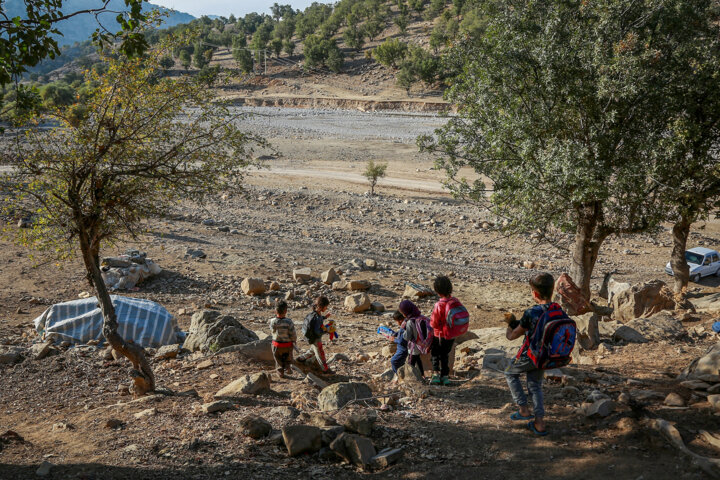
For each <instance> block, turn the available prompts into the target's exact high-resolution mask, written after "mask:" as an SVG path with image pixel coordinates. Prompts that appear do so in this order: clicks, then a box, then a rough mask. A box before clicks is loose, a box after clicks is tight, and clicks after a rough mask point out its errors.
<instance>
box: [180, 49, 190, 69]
mask: <svg viewBox="0 0 720 480" xmlns="http://www.w3.org/2000/svg"><path fill="white" fill-rule="evenodd" d="M179 58H180V65H182V66H183V68H184V69H185V70H187V69H189V68H190V64H191V63H192V58H191V57H190V53H188V51H187V50H182V51H180V57H179Z"/></svg>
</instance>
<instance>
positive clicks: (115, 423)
mask: <svg viewBox="0 0 720 480" xmlns="http://www.w3.org/2000/svg"><path fill="white" fill-rule="evenodd" d="M122 426H123V422H122V421H121V420H118V419H117V418H111V419H109V420H108V421H107V422H105V428H109V429H111V430H116V429H118V428H121V427H122Z"/></svg>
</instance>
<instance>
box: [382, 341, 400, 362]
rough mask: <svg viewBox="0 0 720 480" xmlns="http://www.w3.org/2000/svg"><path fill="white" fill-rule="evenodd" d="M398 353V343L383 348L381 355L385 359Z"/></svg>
mask: <svg viewBox="0 0 720 480" xmlns="http://www.w3.org/2000/svg"><path fill="white" fill-rule="evenodd" d="M396 351H397V343H389V344H387V345H385V346H384V347H383V348H382V350H381V351H380V354H381V355H382V356H383V357H385V358H390V357H392V356H393V355H395V352H396Z"/></svg>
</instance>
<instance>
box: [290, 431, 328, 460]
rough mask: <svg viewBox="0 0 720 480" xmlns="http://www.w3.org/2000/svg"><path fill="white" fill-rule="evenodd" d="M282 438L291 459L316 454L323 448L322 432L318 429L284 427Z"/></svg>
mask: <svg viewBox="0 0 720 480" xmlns="http://www.w3.org/2000/svg"><path fill="white" fill-rule="evenodd" d="M282 436H283V440H284V441H285V447H287V450H288V455H290V456H291V457H294V456H296V455H300V454H301V453H314V452H317V451H318V450H320V447H322V431H321V430H320V429H319V428H318V427H312V426H310V425H290V426H286V427H283V429H282Z"/></svg>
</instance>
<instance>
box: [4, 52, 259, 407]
mask: <svg viewBox="0 0 720 480" xmlns="http://www.w3.org/2000/svg"><path fill="white" fill-rule="evenodd" d="M169 51H171V50H170V49H166V48H159V49H157V50H153V51H151V52H150V53H149V55H148V56H147V57H145V58H142V59H138V58H135V59H129V58H127V57H126V56H123V55H112V56H109V57H107V58H106V61H107V62H108V65H109V68H108V71H107V73H106V74H105V75H103V76H102V77H99V76H96V75H93V74H92V73H91V72H90V73H89V74H88V75H89V78H88V80H89V83H90V84H92V85H93V89H92V92H91V94H90V96H89V98H88V100H87V103H86V104H85V113H84V118H83V119H82V121H80V122H70V121H68V114H69V113H71V112H69V111H68V110H64V109H61V110H60V111H58V113H56V114H53V115H51V118H50V120H52V122H50V124H53V122H56V124H57V125H58V126H57V127H54V128H52V129H51V130H49V131H48V130H44V129H42V128H41V124H40V121H41V120H43V119H37V120H38V121H37V122H35V123H34V124H31V125H28V126H26V128H24V129H22V130H17V131H15V132H14V134H15V137H14V140H15V142H14V146H13V148H12V149H11V151H10V152H7V151H5V152H3V154H2V160H3V161H4V163H5V164H7V165H9V166H10V169H9V173H5V174H3V176H2V177H0V188H2V189H3V191H5V192H9V194H10V195H11V197H10V202H11V205H13V206H15V207H26V208H30V209H31V210H32V211H33V212H35V217H36V218H35V222H34V227H33V229H31V230H30V231H27V230H25V229H23V230H18V235H21V237H20V239H21V240H22V241H23V242H26V243H28V244H29V245H32V246H35V247H46V248H50V249H52V250H53V251H57V252H60V253H61V254H64V256H67V255H71V254H72V253H73V252H75V251H77V250H79V252H80V254H81V257H82V260H83V263H84V266H85V269H86V271H87V279H88V282H89V283H90V285H91V287H92V288H93V289H94V291H95V294H96V297H97V299H98V302H99V304H100V308H101V309H102V313H103V319H104V320H103V335H104V337H105V339H106V340H107V341H108V343H109V344H110V345H111V346H112V347H113V348H114V349H115V350H116V351H118V352H120V353H121V354H122V355H124V356H125V357H127V358H128V359H129V360H130V361H131V363H132V364H133V367H134V370H133V371H132V376H133V380H134V387H135V393H136V394H137V395H142V394H145V393H147V392H149V391H152V390H154V388H155V378H154V375H153V372H152V369H151V367H150V364H149V363H148V361H147V359H146V358H145V355H144V351H143V349H142V348H141V347H140V346H138V345H135V344H133V343H129V342H127V341H125V340H124V339H123V338H122V337H121V336H120V335H119V334H118V324H117V318H116V315H115V310H114V307H113V304H112V302H111V298H110V295H109V293H108V291H107V288H106V286H105V284H104V282H103V279H102V275H101V272H100V261H99V260H100V249H101V247H102V246H103V245H104V244H105V243H106V242H112V241H114V240H118V239H119V238H121V237H122V236H123V235H126V234H130V235H136V234H137V233H139V232H140V230H141V228H142V225H141V221H142V220H143V219H145V218H148V217H152V216H154V215H157V214H160V213H162V212H164V211H166V210H167V209H168V208H170V207H171V206H172V205H173V204H176V203H177V202H179V201H181V200H184V199H189V200H197V201H202V200H203V199H205V197H206V196H207V195H208V194H210V193H212V192H217V191H222V190H224V189H230V188H237V181H238V180H239V179H240V178H241V174H242V170H243V169H244V168H245V167H246V166H248V165H249V164H250V163H251V160H250V158H251V153H252V146H253V145H254V144H256V143H258V142H260V143H262V142H261V141H260V140H259V139H257V138H255V137H253V136H251V135H248V134H245V133H243V132H242V131H240V130H239V129H238V122H239V118H238V117H237V116H234V115H232V114H231V113H230V111H229V110H228V109H227V108H226V107H224V106H223V105H222V104H221V103H219V102H216V101H215V100H216V99H215V98H214V94H213V93H212V91H211V89H210V88H208V85H207V84H204V83H200V82H198V81H197V79H195V78H194V77H190V76H184V77H181V78H180V79H171V78H168V77H163V76H162V75H161V73H162V68H161V67H160V65H159V60H160V58H161V57H162V55H164V54H166V53H168V52H169ZM46 124H47V123H46Z"/></svg>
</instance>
